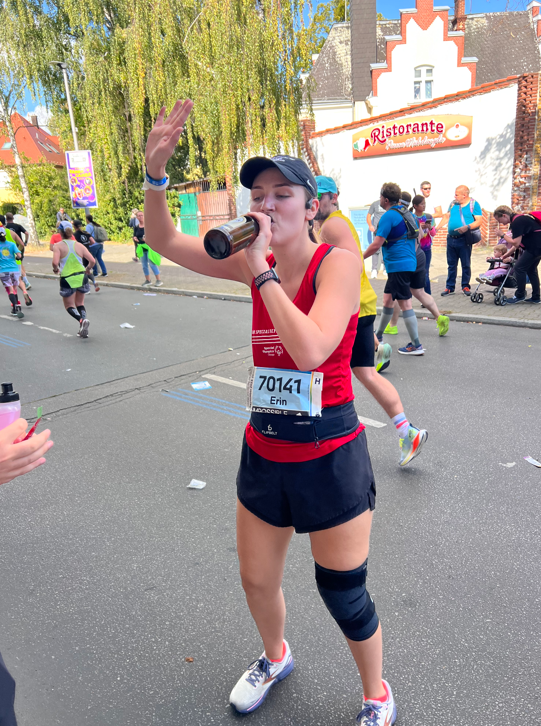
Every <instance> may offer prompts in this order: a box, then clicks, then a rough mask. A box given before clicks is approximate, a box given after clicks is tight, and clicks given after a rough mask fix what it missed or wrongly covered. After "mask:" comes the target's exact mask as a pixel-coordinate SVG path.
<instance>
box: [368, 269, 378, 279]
mask: <svg viewBox="0 0 541 726" xmlns="http://www.w3.org/2000/svg"><path fill="white" fill-rule="evenodd" d="M377 276H378V271H377V270H372V273H371V274H370V277H371V278H372V280H375V278H376V277H377Z"/></svg>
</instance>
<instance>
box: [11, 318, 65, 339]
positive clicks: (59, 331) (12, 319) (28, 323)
mask: <svg viewBox="0 0 541 726" xmlns="http://www.w3.org/2000/svg"><path fill="white" fill-rule="evenodd" d="M0 318H3V319H4V320H11V321H12V322H14V323H18V322H19V318H15V317H10V316H9V315H0ZM22 325H35V323H31V322H30V321H29V320H27V321H25V322H24V323H22ZM36 328H39V329H40V330H47V331H48V332H49V333H56V334H57V335H63V336H64V338H73V337H74V336H73V335H72V334H71V333H63V332H62V331H61V330H55V329H54V328H46V327H45V326H44V325H36Z"/></svg>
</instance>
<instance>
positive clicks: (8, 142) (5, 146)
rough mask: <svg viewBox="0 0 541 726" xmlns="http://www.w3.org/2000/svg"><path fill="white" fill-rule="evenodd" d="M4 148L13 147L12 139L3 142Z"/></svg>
mask: <svg viewBox="0 0 541 726" xmlns="http://www.w3.org/2000/svg"><path fill="white" fill-rule="evenodd" d="M2 149H11V141H6V142H5V143H4V144H3V146H2Z"/></svg>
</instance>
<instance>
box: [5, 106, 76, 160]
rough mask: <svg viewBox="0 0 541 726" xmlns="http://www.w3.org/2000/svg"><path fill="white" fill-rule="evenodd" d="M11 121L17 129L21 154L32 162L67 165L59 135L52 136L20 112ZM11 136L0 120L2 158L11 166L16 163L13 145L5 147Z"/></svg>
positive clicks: (16, 138)
mask: <svg viewBox="0 0 541 726" xmlns="http://www.w3.org/2000/svg"><path fill="white" fill-rule="evenodd" d="M11 122H12V124H13V129H14V131H15V140H16V142H17V149H18V151H19V154H21V156H24V157H26V158H27V159H28V160H29V161H30V163H34V164H35V163H38V162H40V161H48V162H50V163H52V164H54V165H55V166H65V164H66V161H65V157H64V152H63V151H62V149H61V148H60V145H59V143H58V137H56V136H51V134H48V133H47V132H46V131H45V130H44V129H42V128H39V127H37V126H33V125H32V124H31V123H30V122H29V121H28V120H27V119H25V118H23V117H22V116H21V115H20V114H18V113H14V114H13V115H12V116H11ZM9 143H10V140H9V136H8V133H7V129H6V128H5V126H4V124H3V123H1V122H0V160H2V161H3V162H4V163H5V164H8V165H9V166H11V165H12V164H14V163H15V160H14V158H13V151H12V150H11V147H8V148H6V149H3V148H2V146H4V145H5V144H9Z"/></svg>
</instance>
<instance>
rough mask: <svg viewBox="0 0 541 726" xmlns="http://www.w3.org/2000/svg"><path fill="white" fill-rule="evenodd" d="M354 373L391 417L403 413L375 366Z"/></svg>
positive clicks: (392, 391)
mask: <svg viewBox="0 0 541 726" xmlns="http://www.w3.org/2000/svg"><path fill="white" fill-rule="evenodd" d="M353 375H354V376H355V378H357V380H358V381H360V382H361V383H362V384H363V386H364V387H365V388H366V390H367V391H368V392H369V393H370V394H371V395H372V396H373V397H374V398H375V399H376V401H377V402H378V403H379V405H380V406H381V407H382V409H383V410H384V411H385V413H386V414H387V416H389V418H394V416H397V415H398V414H399V413H402V411H403V410H404V407H403V406H402V401H401V400H400V396H399V395H398V391H397V390H396V388H395V387H394V386H393V384H392V383H391V382H390V381H388V380H387V379H386V378H384V377H383V376H381V375H380V374H379V373H378V372H377V371H376V369H375V368H364V367H363V368H361V367H360V366H359V367H356V368H353ZM320 564H321V563H320Z"/></svg>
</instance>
